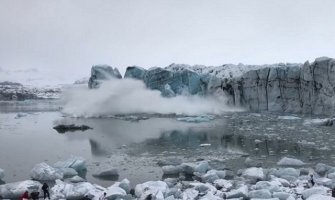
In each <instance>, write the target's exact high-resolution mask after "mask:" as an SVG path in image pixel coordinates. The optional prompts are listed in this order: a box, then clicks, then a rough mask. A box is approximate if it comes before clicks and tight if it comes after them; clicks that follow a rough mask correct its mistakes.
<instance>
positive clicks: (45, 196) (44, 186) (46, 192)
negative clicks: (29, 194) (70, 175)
mask: <svg viewBox="0 0 335 200" xmlns="http://www.w3.org/2000/svg"><path fill="white" fill-rule="evenodd" d="M42 190H43V196H44V199H46V198H47V196H48V199H50V194H49V186H48V184H46V183H43V186H42Z"/></svg>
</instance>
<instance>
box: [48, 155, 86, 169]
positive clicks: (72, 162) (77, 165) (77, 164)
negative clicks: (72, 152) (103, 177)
mask: <svg viewBox="0 0 335 200" xmlns="http://www.w3.org/2000/svg"><path fill="white" fill-rule="evenodd" d="M54 167H55V168H72V169H74V170H76V171H77V172H81V171H83V170H86V160H85V159H84V158H82V157H77V156H71V157H70V158H69V159H67V160H65V161H59V162H56V163H55V164H54Z"/></svg>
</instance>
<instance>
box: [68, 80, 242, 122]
mask: <svg viewBox="0 0 335 200" xmlns="http://www.w3.org/2000/svg"><path fill="white" fill-rule="evenodd" d="M225 102H226V98H224V97H222V96H221V97H201V96H197V95H194V96H177V97H173V98H165V97H162V96H161V93H160V91H157V90H150V89H147V88H146V87H145V85H144V83H143V82H142V81H138V80H132V79H119V80H110V81H106V82H104V83H103V84H102V85H101V86H100V88H99V89H91V90H90V89H88V88H86V87H83V86H81V87H78V86H77V87H72V88H69V89H68V90H67V91H66V92H65V105H64V109H63V112H64V113H66V114H69V115H72V116H75V117H98V116H108V115H116V114H134V113H148V114H178V115H200V114H221V113H223V112H230V111H240V109H237V108H234V107H231V106H228V105H226V103H225Z"/></svg>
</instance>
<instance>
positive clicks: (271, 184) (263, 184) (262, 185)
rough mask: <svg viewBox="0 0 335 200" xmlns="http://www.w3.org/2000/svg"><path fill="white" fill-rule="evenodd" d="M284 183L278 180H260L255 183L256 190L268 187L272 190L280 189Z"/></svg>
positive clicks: (267, 188)
mask: <svg viewBox="0 0 335 200" xmlns="http://www.w3.org/2000/svg"><path fill="white" fill-rule="evenodd" d="M281 185H282V184H281V183H280V182H278V181H258V182H257V183H256V185H255V188H256V190H262V189H266V190H269V191H270V192H277V191H280V186H281Z"/></svg>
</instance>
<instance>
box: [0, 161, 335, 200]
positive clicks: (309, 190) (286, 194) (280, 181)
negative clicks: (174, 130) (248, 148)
mask: <svg viewBox="0 0 335 200" xmlns="http://www.w3.org/2000/svg"><path fill="white" fill-rule="evenodd" d="M159 164H160V165H161V166H162V171H163V174H164V176H163V178H162V180H157V181H148V182H145V183H141V184H137V185H136V186H135V188H131V184H130V182H129V180H128V179H123V180H122V181H120V182H115V183H114V184H113V185H111V186H110V187H107V188H105V187H102V186H99V185H97V184H92V183H89V182H86V180H85V179H83V178H82V177H80V176H78V174H80V173H81V172H82V171H83V170H84V171H85V170H86V169H87V168H86V162H85V159H83V158H81V157H74V156H73V157H71V158H69V159H68V160H66V161H60V162H57V163H55V164H54V165H53V166H49V165H48V164H46V163H40V164H37V165H36V166H35V167H34V168H33V169H32V171H31V174H30V176H31V178H32V180H26V181H21V182H16V183H8V184H3V185H0V198H5V199H15V198H19V197H20V195H22V194H23V193H24V192H25V191H26V190H28V191H29V192H33V191H40V190H41V186H42V185H41V183H43V182H49V183H52V185H53V186H52V187H51V189H50V190H51V199H81V198H83V197H84V196H88V197H89V198H90V199H96V200H98V199H99V197H100V196H102V195H103V193H105V192H106V193H107V199H143V200H144V199H157V200H163V199H168V200H174V199H185V200H188V199H190V200H191V199H203V200H205V199H214V200H215V199H218V200H219V199H225V198H226V199H271V200H295V199H307V200H320V199H335V198H332V197H330V194H331V189H333V188H334V187H335V167H332V166H329V165H325V164H322V163H319V164H317V165H316V166H315V167H314V168H305V165H306V163H304V162H302V161H300V160H297V159H294V158H288V157H284V158H282V159H281V160H280V161H278V163H277V168H268V169H265V168H262V162H260V161H259V160H253V159H251V158H247V159H246V160H245V166H246V167H247V168H245V169H240V170H238V172H237V173H236V174H234V172H233V171H231V170H229V169H213V168H212V167H211V166H210V165H209V164H208V162H207V161H197V162H192V163H181V161H179V160H178V159H177V160H175V161H174V160H166V161H161V162H160V163H159ZM95 174H97V176H100V177H104V176H111V175H112V176H118V170H117V169H115V168H113V167H110V168H108V169H99V170H97V172H96V173H95ZM310 175H314V177H313V181H311V176H310ZM0 178H1V179H3V178H4V171H3V170H1V169H0ZM312 182H314V183H315V184H313V183H312ZM40 192H41V191H40Z"/></svg>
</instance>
